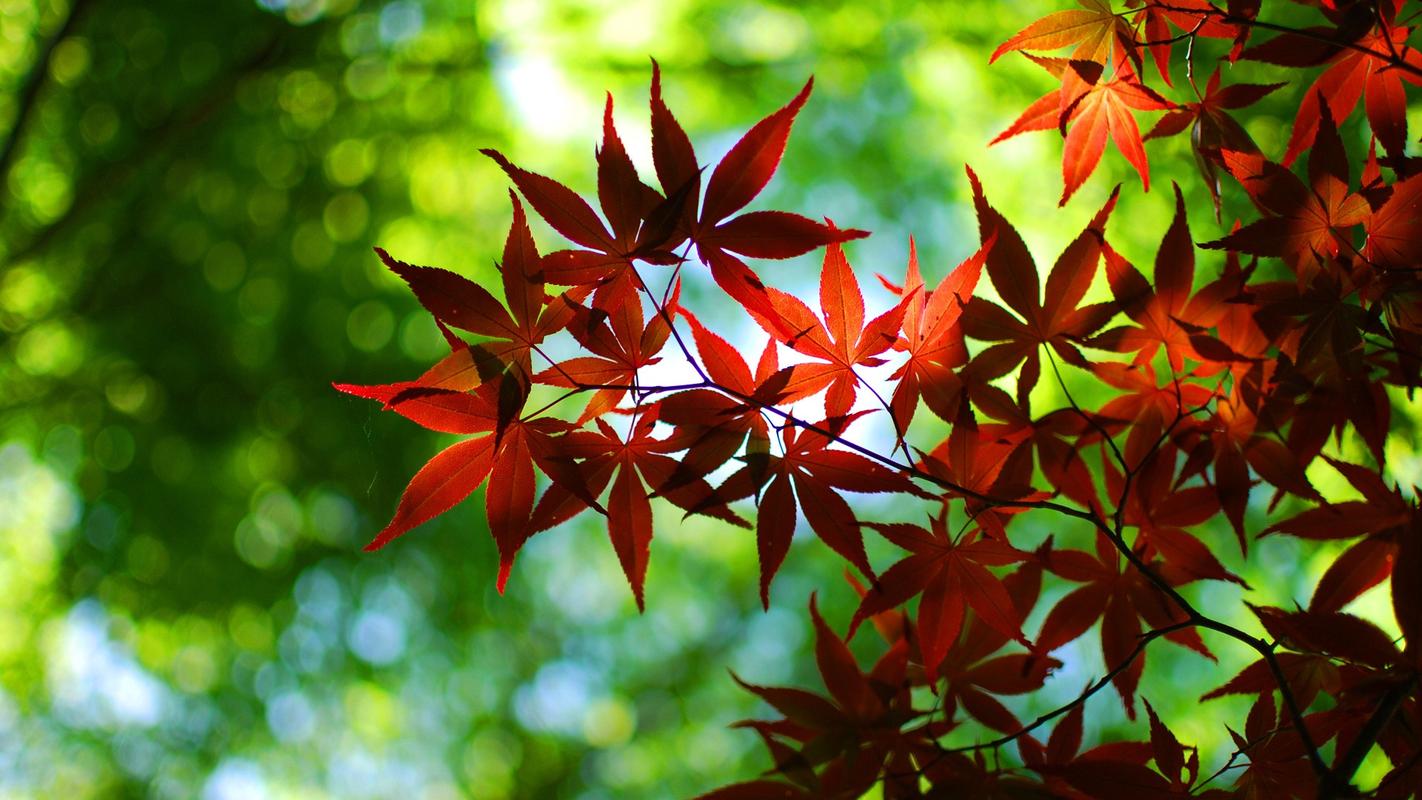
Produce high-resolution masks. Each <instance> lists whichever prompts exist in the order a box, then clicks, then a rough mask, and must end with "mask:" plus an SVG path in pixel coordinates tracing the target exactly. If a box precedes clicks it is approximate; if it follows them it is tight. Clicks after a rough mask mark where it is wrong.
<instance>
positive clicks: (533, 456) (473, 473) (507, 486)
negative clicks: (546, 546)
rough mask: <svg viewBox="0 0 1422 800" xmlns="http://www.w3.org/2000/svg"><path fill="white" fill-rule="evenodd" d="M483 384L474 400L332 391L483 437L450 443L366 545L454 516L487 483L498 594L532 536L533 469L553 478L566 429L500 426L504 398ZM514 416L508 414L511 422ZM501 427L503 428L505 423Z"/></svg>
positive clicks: (441, 394)
mask: <svg viewBox="0 0 1422 800" xmlns="http://www.w3.org/2000/svg"><path fill="white" fill-rule="evenodd" d="M506 383H507V382H506V381H500V382H498V383H489V384H485V385H483V386H481V387H480V388H479V389H478V390H476V391H475V392H473V393H464V392H457V391H451V390H444V389H430V388H427V387H423V386H419V385H418V384H416V385H414V386H411V385H410V384H404V385H400V384H395V385H389V386H351V385H348V384H337V385H336V388H337V389H339V390H341V391H343V392H346V393H348V394H353V395H356V396H359V397H366V398H369V399H374V400H380V401H382V402H384V403H386V407H387V408H389V409H390V410H393V411H395V412H397V413H400V414H402V415H403V416H406V417H408V418H409V419H411V420H413V421H415V422H417V423H419V424H421V425H423V426H425V427H427V428H430V429H432V430H438V431H443V432H446V433H457V434H483V435H480V436H475V437H474V438H472V439H466V440H464V441H461V442H457V443H455V444H453V445H451V446H449V447H447V448H445V449H444V450H443V451H441V452H440V453H439V454H437V455H436V456H435V457H434V458H432V459H430V460H429V462H427V463H426V464H425V465H424V466H423V467H421V468H420V470H419V471H418V472H417V473H415V476H414V477H413V478H411V479H410V483H409V485H407V486H406V487H405V491H404V493H403V494H402V495H401V497H400V502H399V505H398V506H397V507H396V509H395V514H394V516H393V517H392V518H391V520H390V522H389V524H387V525H386V526H385V527H384V528H383V529H382V530H381V531H380V532H379V533H378V534H376V536H375V538H374V539H373V540H372V541H371V542H370V544H368V545H366V546H365V549H366V550H367V551H373V550H379V549H380V548H382V547H384V546H385V545H386V544H389V543H390V542H391V541H393V540H394V539H396V538H398V537H400V536H402V535H404V534H405V533H406V532H408V531H409V530H411V529H412V528H415V527H416V526H418V525H421V524H423V523H425V522H428V521H429V520H431V519H433V518H434V517H436V516H439V515H440V514H443V513H444V512H446V511H448V510H449V509H451V508H453V507H454V506H455V505H457V504H458V503H460V502H461V501H463V500H464V498H466V497H468V496H469V495H470V494H472V493H473V492H474V490H475V489H478V488H479V487H480V486H482V485H484V483H485V481H486V480H487V482H488V487H487V489H486V490H485V493H484V501H485V509H486V513H487V515H488V520H489V531H490V533H491V534H492V535H493V537H494V541H495V543H496V544H497V545H498V549H499V574H498V581H497V587H498V590H499V592H500V593H501V594H502V593H503V591H504V587H505V585H506V584H507V583H508V578H509V574H510V571H511V570H512V568H513V563H514V558H515V556H516V555H517V554H518V551H519V549H520V548H521V547H522V546H523V543H524V541H526V540H527V539H528V537H529V536H530V535H532V534H533V533H534V532H535V531H534V530H533V529H532V527H531V525H530V521H531V518H532V514H533V495H534V488H535V487H534V476H533V468H534V463H535V462H538V465H539V467H540V468H541V469H542V470H543V471H544V472H545V473H546V474H550V475H551V474H558V473H559V472H560V470H559V468H558V465H557V464H556V463H554V462H553V461H552V460H551V459H552V457H553V454H554V451H555V450H556V448H555V446H554V437H555V436H557V435H559V434H563V433H566V432H567V430H568V429H569V428H570V426H569V425H568V424H567V423H565V422H560V421H559V420H555V419H549V418H541V419H533V420H527V421H525V420H519V419H512V420H507V417H509V416H510V413H509V410H508V409H507V408H504V407H501V406H503V404H504V400H505V397H506V393H504V392H501V390H500V387H501V385H505V384H506ZM517 413H518V409H517V408H514V409H513V410H512V414H513V415H515V416H516V415H517ZM506 420H507V421H506Z"/></svg>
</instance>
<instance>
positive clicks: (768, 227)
mask: <svg viewBox="0 0 1422 800" xmlns="http://www.w3.org/2000/svg"><path fill="white" fill-rule="evenodd" d="M654 63H655V62H654ZM813 86H814V79H813V78H811V79H810V80H809V81H807V82H806V83H805V86H804V88H802V89H801V90H800V92H799V94H797V95H796V96H795V97H794V98H793V99H792V100H791V101H790V102H789V103H788V104H786V105H785V106H784V107H782V108H781V109H779V110H778V111H775V112H774V113H772V114H770V115H769V116H767V117H766V118H765V119H762V120H761V121H760V122H758V123H756V124H755V125H754V126H752V127H751V129H750V130H749V131H747V132H746V133H745V135H744V136H742V137H741V138H740V140H739V141H737V142H736V143H735V145H733V146H732V147H731V149H730V151H729V152H727V153H726V156H725V157H724V158H723V159H721V162H720V163H719V164H717V165H716V168H715V169H714V170H713V171H712V172H711V177H710V179H708V180H707V183H706V196H705V198H704V199H703V200H702V202H701V213H700V216H699V217H698V218H697V219H696V221H695V222H694V223H693V224H692V225H691V231H690V235H691V239H692V241H693V242H694V243H695V244H696V250H697V254H698V255H699V257H700V258H701V261H702V263H704V264H706V265H707V266H708V267H710V269H711V277H712V278H714V279H715V281H716V283H717V285H719V286H720V287H721V288H722V289H723V290H725V292H726V293H727V294H729V295H730V296H731V297H732V299H734V300H736V302H738V303H740V304H741V305H742V306H744V307H745V308H746V310H747V311H748V312H750V313H751V315H752V316H753V317H757V318H758V320H757V321H762V320H764V321H768V322H769V324H771V325H772V326H776V325H778V323H779V318H778V315H777V314H776V313H775V309H774V308H772V306H771V305H770V303H769V301H768V298H767V295H766V291H765V290H766V287H765V285H764V284H763V283H762V282H761V281H760V279H759V278H758V277H756V275H755V273H754V272H752V271H751V269H750V267H749V266H747V265H746V263H745V262H744V261H742V260H741V258H740V257H739V256H743V257H750V258H775V259H782V258H791V257H793V256H798V255H802V254H804V253H808V252H810V251H811V250H814V249H816V248H818V247H822V246H824V245H828V244H836V243H839V242H844V241H848V240H850V239H859V238H862V237H864V236H868V235H869V233H868V232H867V231H861V230H854V229H839V228H835V227H833V226H831V225H825V224H822V223H818V222H815V221H814V220H811V219H809V218H807V217H802V216H800V215H798V214H791V213H787V212H783V211H752V212H748V213H746V214H742V215H740V216H737V217H734V218H732V219H729V220H728V219H727V217H730V216H731V215H732V214H734V213H736V212H737V211H739V210H740V209H742V208H744V207H745V206H746V205H747V204H748V203H750V201H751V200H753V199H755V197H756V196H757V195H758V194H760V192H761V190H762V189H764V188H765V186H766V184H768V183H769V182H770V178H771V176H772V175H774V174H775V169H776V167H778V166H779V164H780V158H781V156H782V155H783V154H784V152H785V144H786V142H787V141H788V140H789V138H790V128H791V126H793V125H794V122H795V117H796V116H797V115H798V114H799V113H800V109H801V108H803V107H804V105H805V101H806V100H808V99H809V96H810V90H811V88H812V87H813ZM659 127H660V128H661V129H662V131H661V134H660V136H659V134H658V128H659ZM659 139H660V141H661V142H663V143H664V144H665V146H664V147H662V148H660V149H659V148H658V146H657V145H658V141H659ZM661 153H665V154H666V159H665V161H666V163H667V165H666V167H665V168H664V167H663V166H662V162H660V161H659V162H658V166H657V171H658V174H659V175H662V176H663V178H662V180H663V185H664V186H665V185H666V183H667V182H668V181H669V180H670V181H674V180H677V179H679V178H681V177H682V176H684V175H686V174H687V166H688V164H695V153H694V152H693V151H692V150H691V146H690V143H689V142H687V141H686V139H685V134H681V133H680V127H679V126H676V124H675V120H674V119H673V118H672V117H671V113H670V112H669V111H666V110H665V106H664V105H663V104H662V103H661V99H660V90H659V88H658V84H657V74H656V73H655V72H654V73H653V115H652V156H653V159H654V160H657V159H658V158H659V157H660V154H661ZM687 180H690V178H687ZM762 324H765V323H764V322H762ZM780 329H781V332H782V333H784V334H786V335H789V334H791V333H793V332H792V331H789V330H788V329H787V328H785V327H784V326H780Z"/></svg>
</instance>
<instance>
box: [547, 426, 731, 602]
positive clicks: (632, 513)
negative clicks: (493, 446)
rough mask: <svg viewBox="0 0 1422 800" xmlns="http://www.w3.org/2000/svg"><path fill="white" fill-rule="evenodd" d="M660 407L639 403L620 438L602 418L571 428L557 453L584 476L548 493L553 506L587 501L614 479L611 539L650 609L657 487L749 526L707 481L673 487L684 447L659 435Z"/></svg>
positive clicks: (635, 590) (691, 506)
mask: <svg viewBox="0 0 1422 800" xmlns="http://www.w3.org/2000/svg"><path fill="white" fill-rule="evenodd" d="M657 410H658V409H657V406H655V405H652V406H644V407H639V408H638V409H637V410H636V411H635V413H636V419H635V421H634V423H633V425H632V430H631V432H630V433H629V434H628V436H627V437H626V438H623V437H622V436H619V435H618V433H617V432H616V431H615V430H614V429H613V428H612V426H611V425H609V424H608V423H607V421H606V420H604V419H603V418H601V417H598V418H596V419H594V420H593V422H594V423H595V425H596V427H597V430H596V431H571V432H569V433H567V434H565V435H564V436H562V437H560V438H559V439H558V440H557V442H556V449H557V452H558V454H559V455H560V456H562V457H565V458H572V459H580V461H579V463H578V465H577V467H576V470H575V473H574V474H575V475H576V476H578V477H580V478H581V482H579V480H578V477H574V478H570V479H569V480H567V481H565V483H566V484H571V487H570V488H566V489H564V490H562V491H563V492H566V494H563V493H560V492H559V491H558V487H557V486H556V485H555V486H554V488H553V489H550V490H549V492H548V495H547V496H546V497H545V502H547V503H549V504H557V503H567V502H575V501H582V502H587V501H586V499H585V498H589V497H594V496H597V495H599V494H601V493H602V491H603V489H604V487H606V486H607V484H608V483H609V482H611V484H612V487H611V489H610V491H609V494H608V499H607V501H606V503H605V505H606V514H607V533H608V538H609V539H611V541H612V546H613V550H615V551H616V553H617V559H618V561H619V562H621V564H622V571H623V572H624V573H625V574H626V576H627V582H628V584H629V585H630V586H631V588H632V594H633V596H634V597H635V598H636V601H637V608H638V609H639V610H644V609H645V600H644V597H643V592H642V586H643V583H644V582H645V580H646V574H647V558H648V555H649V553H650V547H651V542H652V506H651V497H652V494H653V490H655V491H656V492H657V493H658V494H659V495H660V496H662V497H665V498H667V499H668V500H670V501H671V502H673V503H675V504H677V505H679V506H681V507H682V508H685V509H687V510H688V511H690V510H693V509H694V510H696V511H698V512H699V513H703V514H708V515H710V516H716V517H719V518H721V519H724V520H726V521H728V522H732V523H734V524H740V525H744V524H745V522H744V521H743V520H741V519H740V518H739V517H738V516H736V515H735V514H734V513H732V512H731V511H729V510H728V509H725V508H724V507H723V506H721V505H719V504H712V503H708V498H710V497H711V494H712V489H711V486H710V485H709V484H707V483H706V482H705V480H702V479H696V480H682V481H681V482H680V483H679V484H678V485H676V486H673V487H669V486H668V484H669V483H670V481H671V479H672V476H674V475H678V473H679V468H678V463H677V461H676V460H675V459H673V458H671V457H670V456H669V455H667V454H668V453H672V452H676V451H678V450H680V449H682V447H681V446H680V445H679V444H678V443H677V442H676V440H674V439H657V438H655V437H654V436H653V435H652V434H653V430H654V428H655V425H656V422H657ZM564 474H567V473H564ZM549 513H550V514H551V512H549Z"/></svg>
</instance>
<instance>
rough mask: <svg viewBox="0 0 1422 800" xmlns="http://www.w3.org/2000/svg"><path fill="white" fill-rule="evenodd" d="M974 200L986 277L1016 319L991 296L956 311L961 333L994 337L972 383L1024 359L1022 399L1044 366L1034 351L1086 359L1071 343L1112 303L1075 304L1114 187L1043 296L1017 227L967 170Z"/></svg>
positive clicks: (1087, 279)
mask: <svg viewBox="0 0 1422 800" xmlns="http://www.w3.org/2000/svg"><path fill="white" fill-rule="evenodd" d="M968 178H969V180H970V181H971V182H972V185H973V204H974V206H975V207H976V209H977V215H978V230H979V233H980V235H981V237H982V240H983V241H984V242H987V241H989V240H992V241H993V246H992V249H991V251H989V252H988V253H987V256H986V266H987V271H988V276H989V277H990V278H991V280H992V285H993V287H994V288H995V289H997V293H998V296H999V297H1001V298H1002V300H1003V302H1004V303H1006V304H1007V306H1008V308H1010V309H1012V310H1013V311H1016V312H1017V314H1018V315H1020V316H1021V319H1020V320H1019V319H1018V318H1016V317H1014V316H1012V314H1010V313H1009V312H1008V311H1007V310H1006V309H1004V308H1003V307H1002V306H999V305H998V304H997V303H994V302H992V301H991V300H987V299H984V298H982V297H973V298H972V299H971V300H969V301H968V304H967V307H966V308H964V309H963V312H962V326H963V331H964V333H966V334H967V335H968V336H969V337H971V338H974V339H978V340H981V341H989V342H998V344H994V345H992V346H991V347H989V348H987V349H986V350H984V351H982V352H981V353H979V354H978V355H977V356H975V357H974V358H973V361H972V363H971V364H969V366H968V370H969V375H970V377H971V378H972V379H973V380H974V381H978V382H986V381H987V380H991V379H992V378H996V377H999V376H1001V375H1005V374H1007V373H1009V372H1011V371H1012V370H1014V369H1015V368H1016V367H1017V365H1018V364H1022V365H1023V367H1022V372H1021V375H1020V376H1019V378H1018V382H1017V396H1018V402H1019V403H1020V404H1023V405H1025V404H1026V397H1027V395H1028V394H1029V393H1030V392H1031V391H1032V387H1033V386H1035V385H1036V383H1037V378H1038V376H1039V375H1040V374H1041V371H1042V365H1041V361H1040V357H1039V355H1038V349H1039V347H1040V346H1041V345H1043V344H1048V345H1051V347H1052V349H1054V350H1056V351H1057V353H1058V354H1059V355H1061V357H1062V358H1063V359H1065V360H1066V361H1067V362H1068V363H1071V364H1076V365H1078V366H1082V365H1085V364H1086V358H1085V357H1084V356H1082V355H1081V353H1080V351H1078V350H1077V349H1076V347H1075V346H1074V345H1073V344H1071V342H1072V341H1074V340H1081V339H1083V338H1084V337H1086V336H1089V335H1091V334H1092V333H1094V332H1096V330H1097V329H1098V328H1100V327H1101V326H1102V325H1103V324H1105V323H1106V321H1107V320H1109V319H1110V318H1111V316H1112V315H1113V314H1114V313H1115V304H1114V303H1109V302H1108V303H1098V304H1095V305H1090V306H1085V307H1080V308H1079V307H1078V304H1079V303H1080V302H1081V300H1082V298H1083V297H1085V296H1086V292H1087V290H1088V289H1089V288H1090V287H1091V283H1092V280H1093V279H1094V278H1095V275H1096V268H1097V265H1098V263H1099V262H1100V259H1101V246H1102V230H1103V229H1104V227H1105V225H1106V220H1107V218H1108V217H1109V216H1110V214H1111V210H1112V209H1113V208H1114V207H1115V205H1116V197H1117V193H1116V192H1113V193H1112V194H1111V197H1110V199H1109V200H1107V201H1106V204H1105V205H1104V206H1103V207H1102V208H1101V210H1100V211H1099V212H1097V214H1096V216H1095V217H1094V218H1093V219H1092V220H1091V222H1090V224H1089V225H1088V226H1087V228H1086V230H1084V231H1082V233H1081V234H1080V235H1079V236H1077V238H1076V239H1075V240H1073V241H1072V243H1071V244H1070V245H1068V246H1067V248H1066V249H1065V250H1064V251H1062V254H1061V256H1060V257H1059V258H1058V259H1057V262H1056V264H1055V265H1053V267H1052V271H1051V273H1050V274H1049V275H1048V276H1047V285H1046V299H1045V301H1044V300H1042V299H1039V297H1038V295H1039V292H1040V290H1039V289H1038V286H1039V283H1038V279H1037V266H1036V264H1035V263H1034V262H1033V260H1032V255H1031V253H1029V252H1028V251H1027V245H1026V244H1025V243H1023V241H1022V237H1021V236H1019V235H1018V233H1017V230H1016V229H1015V228H1013V227H1012V225H1011V224H1010V223H1008V221H1007V220H1006V219H1004V218H1003V216H1002V215H1001V214H1000V213H998V211H997V210H996V209H995V208H993V207H992V206H991V205H989V204H988V202H987V198H986V197H984V196H983V192H982V185H981V184H980V183H979V182H978V179H977V175H975V174H974V173H973V171H972V170H971V169H970V170H968Z"/></svg>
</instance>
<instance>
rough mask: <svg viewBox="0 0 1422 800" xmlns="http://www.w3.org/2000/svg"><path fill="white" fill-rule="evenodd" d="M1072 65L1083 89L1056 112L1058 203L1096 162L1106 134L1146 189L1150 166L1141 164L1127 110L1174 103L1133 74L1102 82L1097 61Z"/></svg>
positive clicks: (1143, 159) (1140, 151)
mask: <svg viewBox="0 0 1422 800" xmlns="http://www.w3.org/2000/svg"><path fill="white" fill-rule="evenodd" d="M1072 68H1073V70H1074V71H1075V72H1076V73H1077V74H1078V75H1080V77H1081V80H1082V81H1083V82H1084V83H1085V84H1086V85H1087V86H1088V87H1089V88H1087V89H1086V90H1085V91H1084V92H1083V93H1081V94H1080V95H1079V96H1078V97H1074V98H1069V102H1068V103H1067V105H1066V108H1065V110H1064V111H1063V112H1062V117H1061V125H1060V127H1061V129H1062V131H1063V133H1064V135H1065V136H1066V143H1065V145H1064V146H1063V148H1062V178H1063V182H1064V184H1065V187H1064V188H1063V190H1062V199H1061V202H1060V203H1059V205H1066V202H1067V200H1070V199H1071V196H1072V194H1074V193H1075V192H1076V190H1077V189H1078V188H1080V187H1081V185H1082V184H1083V183H1085V182H1086V179H1087V178H1088V177H1090V176H1091V173H1092V172H1093V171H1094V170H1095V169H1096V165H1097V164H1098V163H1100V162H1101V154H1102V153H1104V152H1106V139H1107V138H1108V137H1109V138H1110V139H1111V141H1113V142H1115V143H1116V148H1117V149H1119V150H1120V151H1121V155H1123V156H1125V157H1126V160H1127V161H1128V162H1130V164H1131V166H1133V167H1135V169H1136V172H1137V173H1138V174H1140V176H1141V186H1142V188H1143V189H1144V190H1145V191H1150V165H1149V164H1148V163H1147V162H1146V154H1145V145H1144V143H1143V142H1142V141H1141V131H1140V128H1139V127H1137V126H1136V120H1135V117H1134V116H1133V115H1132V114H1131V111H1132V110H1133V109H1134V110H1136V111H1166V110H1169V109H1172V108H1174V107H1175V105H1174V104H1173V103H1171V102H1170V101H1169V100H1166V99H1165V98H1164V97H1161V96H1160V95H1159V94H1157V93H1156V92H1155V90H1153V89H1151V88H1149V87H1147V86H1145V85H1144V84H1142V83H1140V82H1139V81H1138V80H1137V79H1136V78H1135V77H1134V76H1133V75H1130V74H1127V73H1124V72H1118V73H1117V74H1116V76H1114V77H1113V78H1112V79H1111V80H1107V81H1103V80H1102V79H1101V76H1102V68H1101V65H1099V64H1096V63H1094V62H1085V63H1083V62H1073V64H1072ZM1063 99H1068V98H1065V97H1064V98H1063ZM1068 123H1070V129H1068Z"/></svg>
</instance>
